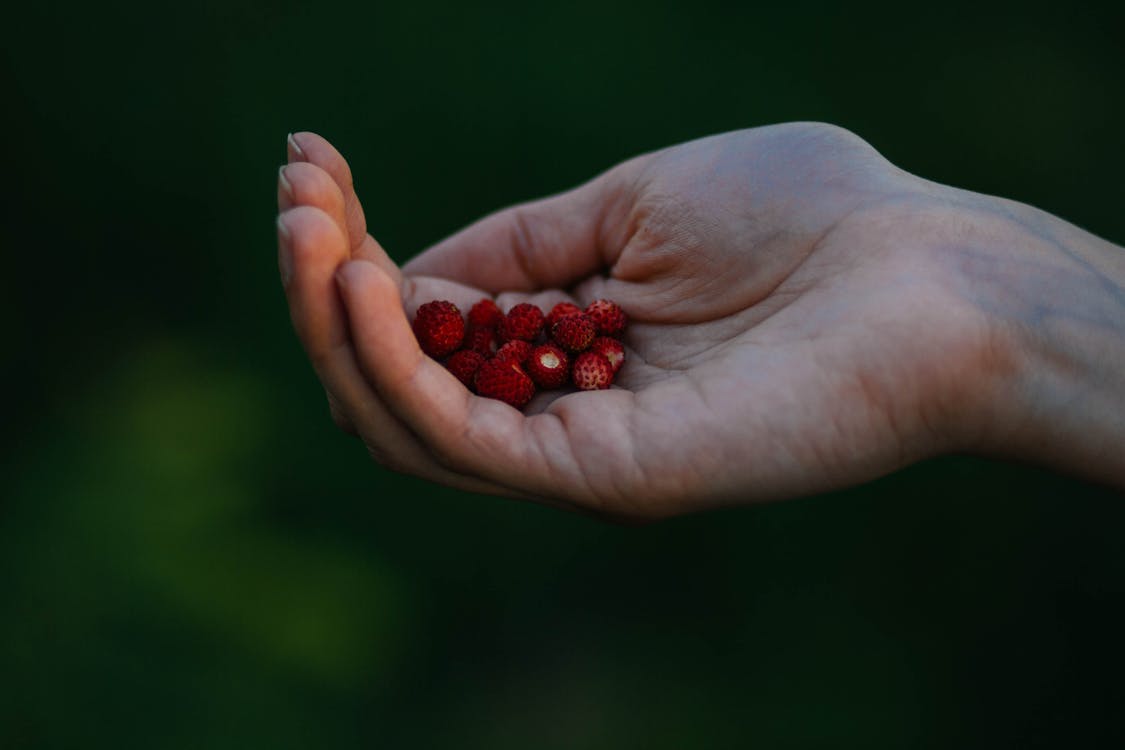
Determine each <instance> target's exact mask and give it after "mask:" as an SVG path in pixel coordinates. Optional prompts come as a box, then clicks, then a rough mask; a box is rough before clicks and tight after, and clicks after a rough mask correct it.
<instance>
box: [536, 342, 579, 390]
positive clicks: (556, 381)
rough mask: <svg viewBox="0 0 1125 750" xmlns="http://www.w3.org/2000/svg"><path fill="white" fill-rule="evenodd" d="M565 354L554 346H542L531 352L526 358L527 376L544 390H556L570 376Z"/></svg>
mask: <svg viewBox="0 0 1125 750" xmlns="http://www.w3.org/2000/svg"><path fill="white" fill-rule="evenodd" d="M569 365H570V363H569V362H568V361H567V358H566V352H564V351H563V350H562V349H560V348H558V347H557V346H555V345H554V344H542V345H540V346H537V347H535V348H534V349H532V350H531V354H530V355H529V356H528V358H527V374H528V375H530V376H531V379H532V380H534V381H535V384H536V385H537V386H539V387H540V388H543V389H544V390H549V389H551V388H558V387H560V386H561V385H562V384H563V383H565V382H566V379H567V376H569V375H570V368H569Z"/></svg>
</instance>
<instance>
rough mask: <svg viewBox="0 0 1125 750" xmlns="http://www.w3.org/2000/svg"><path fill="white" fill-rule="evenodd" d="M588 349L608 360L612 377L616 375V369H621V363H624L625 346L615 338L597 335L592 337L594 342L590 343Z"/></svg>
mask: <svg viewBox="0 0 1125 750" xmlns="http://www.w3.org/2000/svg"><path fill="white" fill-rule="evenodd" d="M590 351H592V352H594V353H596V354H600V355H602V356H603V357H605V358H606V359H608V360H609V364H610V366H611V367H612V368H613V375H614V377H616V376H617V371H618V370H620V369H621V365H623V364H625V346H624V345H623V344H622V343H621V342H620V341H618V340H617V339H611V338H610V337H608V336H598V337H597V338H596V339H594V343H592V344H590Z"/></svg>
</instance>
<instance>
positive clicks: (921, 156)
mask: <svg viewBox="0 0 1125 750" xmlns="http://www.w3.org/2000/svg"><path fill="white" fill-rule="evenodd" d="M6 15H7V18H6V20H5V26H6V28H5V34H4V41H3V43H2V44H3V47H2V57H0V65H2V68H0V72H2V74H3V79H4V80H5V81H6V86H5V99H6V111H7V116H6V117H5V126H6V128H5V129H6V132H7V135H6V138H5V145H4V149H3V153H4V160H5V163H6V165H7V170H6V174H5V177H6V179H5V180H4V182H5V185H4V196H5V199H4V201H3V205H2V206H0V211H2V212H3V213H2V218H3V225H2V228H0V232H2V234H0V239H2V242H3V249H4V255H5V260H6V261H7V266H8V268H7V272H6V273H5V274H3V275H2V277H0V314H3V315H4V318H5V320H6V321H7V323H8V325H7V326H6V329H7V331H8V332H9V336H10V340H9V346H8V355H7V356H6V357H5V362H4V368H3V372H4V378H5V383H4V384H5V385H6V391H5V392H6V393H8V394H9V396H8V398H9V404H8V408H7V410H6V422H7V427H8V429H7V430H5V434H4V443H3V446H2V447H3V448H4V464H5V467H6V469H7V471H6V473H7V477H8V480H7V482H6V484H7V487H8V489H7V490H6V491H5V492H4V493H3V501H2V505H0V510H2V516H0V581H2V582H3V586H2V587H0V748H24V747H35V748H70V747H103V746H104V747H145V748H200V747H206V748H228V747H230V748H235V747H237V748H251V747H262V748H305V747H355V746H364V747H369V746H377V747H441V748H444V747H456V748H459V750H468V749H469V748H488V749H489V750H504V749H505V748H513V749H515V748H527V747H539V748H573V747H584V748H602V747H604V748H620V747H644V748H685V747H709V748H710V747H747V746H760V747H769V748H776V747H793V748H798V747H800V748H803V747H863V748H880V747H886V748H902V747H915V748H917V747H950V746H957V747H988V748H997V747H1048V746H1049V747H1090V746H1099V747H1107V746H1113V745H1116V744H1120V743H1121V741H1122V740H1123V739H1125V737H1123V730H1122V728H1121V725H1120V707H1121V706H1122V705H1123V703H1125V691H1123V689H1122V687H1121V681H1120V674H1121V672H1122V668H1123V667H1125V646H1123V645H1122V639H1121V633H1122V630H1123V627H1125V616H1123V615H1122V614H1121V611H1123V610H1125V608H1122V607H1121V604H1122V599H1123V595H1125V550H1123V547H1122V544H1121V531H1122V529H1125V507H1123V505H1125V504H1123V503H1122V499H1121V497H1120V496H1115V495H1114V494H1112V493H1110V492H1108V491H1105V490H1099V489H1097V488H1093V487H1089V486H1086V485H1084V484H1082V483H1080V482H1077V481H1075V480H1073V479H1069V478H1066V477H1060V476H1055V475H1051V474H1048V473H1045V472H1041V471H1038V470H1035V469H1031V468H1026V467H1018V466H1009V465H1000V464H995V463H990V462H985V461H981V460H970V459H965V458H956V457H954V458H946V459H942V460H939V461H933V462H929V463H927V464H923V465H920V466H917V467H914V468H912V469H909V470H907V471H904V472H901V473H899V474H896V475H894V476H892V477H888V478H886V479H884V480H881V481H878V482H875V483H872V484H870V485H868V486H866V487H861V488H856V489H854V490H850V491H847V492H840V493H836V494H833V495H831V496H823V497H817V498H808V499H805V500H800V501H795V502H790V503H782V504H777V505H772V506H765V507H758V508H747V509H739V510H732V511H728V512H723V513H713V514H709V515H703V516H698V517H692V518H685V519H680V520H676V521H672V522H667V523H663V524H658V525H656V526H652V527H648V528H643V529H624V528H618V527H612V526H606V525H603V524H601V523H598V522H595V521H591V520H587V519H583V518H577V517H572V516H568V515H565V514H562V513H559V512H556V511H552V510H547V509H542V508H537V507H533V506H529V505H523V504H518V503H510V502H505V501H500V500H496V499H492V498H482V497H476V496H471V495H466V494H464V493H457V492H453V491H448V490H445V489H442V488H438V487H435V486H432V485H429V484H426V483H424V482H420V481H417V480H414V479H410V478H406V477H402V476H397V475H394V474H391V473H389V472H387V471H385V470H382V469H380V468H378V467H376V466H374V465H373V464H371V463H370V462H369V461H368V460H367V458H366V455H365V452H364V451H363V449H362V447H361V446H359V445H358V444H357V443H356V442H354V441H353V440H352V439H350V438H348V437H346V436H344V435H342V434H340V433H338V432H337V431H336V430H335V428H334V427H333V426H332V424H331V422H330V420H329V419H328V417H327V411H326V408H325V406H324V403H323V398H322V395H321V392H320V389H319V386H318V384H317V381H316V380H315V378H314V377H313V376H312V374H311V372H310V368H309V367H308V366H307V363H306V362H305V360H304V358H303V356H302V354H301V352H300V350H299V347H298V345H297V343H296V341H295V339H294V337H293V335H292V333H291V332H290V330H289V327H288V320H287V312H286V309H285V306H284V303H283V298H282V295H281V291H280V289H279V285H278V282H277V279H276V271H275V260H274V240H273V223H272V216H273V213H274V180H275V169H276V167H277V165H278V164H279V163H280V162H281V160H282V159H283V155H284V137H285V134H286V132H288V131H290V130H297V129H312V130H316V131H318V132H320V133H322V134H324V135H326V136H327V137H329V138H330V139H332V140H333V141H334V142H335V143H337V144H338V145H339V147H340V148H341V149H342V150H343V151H344V153H345V154H346V155H347V156H348V157H349V159H350V160H351V162H352V165H353V168H354V170H355V173H356V180H357V184H358V187H359V189H360V192H361V195H362V196H363V198H364V201H365V204H366V207H367V210H368V215H369V226H370V227H371V228H372V230H373V231H374V232H375V233H376V234H377V236H378V237H379V238H380V240H381V241H382V242H383V244H384V245H385V246H386V247H387V248H388V249H389V250H390V251H391V252H392V254H393V255H394V256H395V257H396V258H398V259H400V260H402V259H405V258H407V257H409V256H410V255H412V254H414V253H415V252H417V251H418V250H419V249H421V248H424V247H425V246H426V245H427V244H428V243H430V242H432V241H434V240H436V239H438V238H440V237H441V236H443V235H445V234H447V233H449V232H451V231H453V230H455V229H456V228H457V227H459V226H461V225H463V224H465V223H467V222H469V221H471V220H473V219H474V218H476V217H478V216H479V215H481V214H483V213H486V212H488V211H491V210H493V209H495V208H497V207H499V206H502V205H506V204H510V203H512V202H516V201H520V200H524V199H528V198H531V197H535V196H538V195H542V194H545V193H549V192H553V191H557V190H560V189H564V188H566V187H569V186H571V185H573V184H575V183H577V182H579V181H582V180H585V179H587V178H588V177H590V176H592V175H593V174H595V173H597V172H599V171H601V170H603V169H605V168H607V167H609V166H611V165H612V164H614V163H616V162H617V161H620V160H621V159H624V158H626V157H628V156H631V155H633V154H635V153H638V152H641V151H644V150H648V149H652V148H657V147H661V146H665V145H668V144H671V143H675V142H678V141H682V140H687V139H691V138H694V137H698V136H701V135H705V134H708V133H712V132H717V131H723V130H729V129H735V128H741V127H749V126H754V125H760V124H766V123H772V122H779V121H785V120H793V119H820V120H827V121H831V122H835V123H838V124H840V125H844V126H846V127H849V128H851V129H853V130H855V131H856V132H858V133H859V134H860V135H862V136H863V137H865V138H867V139H868V140H869V141H871V142H872V143H873V144H874V145H875V146H876V147H877V148H879V149H880V150H881V151H883V152H884V153H885V154H886V155H887V156H888V157H889V158H891V159H892V161H895V162H896V163H897V164H899V165H900V166H902V167H903V168H905V169H908V170H910V171H913V172H917V173H919V174H922V175H924V176H927V177H929V178H931V179H935V180H939V181H944V182H949V183H952V184H956V185H959V186H962V187H966V188H969V189H974V190H980V191H986V192H992V193H998V194H1003V195H1006V196H1009V197H1012V198H1016V199H1019V200H1024V201H1027V202H1031V203H1033V204H1036V205H1038V206H1040V207H1042V208H1044V209H1047V210H1049V211H1052V212H1054V213H1056V214H1059V215H1061V216H1063V217H1064V218H1067V219H1069V220H1071V221H1074V222H1076V223H1078V224H1081V225H1083V226H1085V227H1087V228H1089V229H1091V230H1092V231H1094V232H1096V233H1098V234H1100V235H1102V236H1104V237H1106V238H1108V239H1111V240H1114V241H1116V242H1119V243H1120V242H1122V241H1125V213H1123V212H1122V211H1121V208H1120V196H1121V187H1120V177H1119V176H1120V174H1121V173H1122V171H1123V169H1125V150H1123V147H1122V141H1121V138H1120V123H1121V121H1122V116H1123V115H1125V97H1123V96H1122V81H1123V80H1125V76H1123V74H1125V47H1123V46H1122V45H1121V29H1122V28H1125V24H1123V21H1125V17H1123V15H1122V11H1121V10H1120V6H1119V5H1117V6H1113V7H1102V6H1097V9H1094V8H1093V7H1091V8H1082V7H1080V6H1074V5H1066V6H1064V5H1063V4H1058V3H1043V4H1028V3H1020V4H1012V5H1010V6H1007V7H1005V6H1000V5H996V6H990V5H984V4H980V3H972V4H970V3H937V4H927V5H922V6H903V5H901V4H890V3H883V4H876V5H867V6H863V7H856V6H853V5H849V4H835V3H811V2H796V3H778V4H772V5H763V4H748V3H747V4H739V3H729V2H721V1H719V0H705V1H704V2H697V3H692V4H680V3H668V2H647V3H644V2H618V3H608V4H607V3H595V2H589V1H588V0H579V2H575V3H568V4H564V5H561V6H540V5H535V4H527V3H511V2H508V3H494V4H488V5H486V6H475V5H472V4H459V3H436V4H435V3H414V4H410V3H398V4H387V3H346V2H330V3H328V4H308V3H296V2H281V3H262V2H249V1H245V0H236V1H235V2H222V3H220V2H213V1H210V0H209V1H207V2H203V3H196V4H187V5H175V4H173V5H168V6H161V5H152V4H141V3H113V2H111V3H108V4H70V5H62V6H59V5H43V4H21V5H20V6H18V7H17V8H15V9H14V10H10V11H7V12H6Z"/></svg>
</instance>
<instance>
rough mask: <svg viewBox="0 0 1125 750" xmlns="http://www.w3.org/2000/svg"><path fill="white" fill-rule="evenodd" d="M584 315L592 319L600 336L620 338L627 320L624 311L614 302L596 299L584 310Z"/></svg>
mask: <svg viewBox="0 0 1125 750" xmlns="http://www.w3.org/2000/svg"><path fill="white" fill-rule="evenodd" d="M586 314H587V315H589V316H590V317H591V318H593V319H594V325H596V326H597V328H598V333H599V334H601V335H602V336H620V335H621V333H622V332H623V331H624V330H625V324H626V323H628V320H627V319H626V317H625V311H624V310H622V309H621V307H620V306H619V305H618V304H617V303H616V302H610V301H609V300H607V299H598V300H594V301H593V302H591V303H590V305H589V307H587V308H586Z"/></svg>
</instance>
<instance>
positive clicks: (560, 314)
mask: <svg viewBox="0 0 1125 750" xmlns="http://www.w3.org/2000/svg"><path fill="white" fill-rule="evenodd" d="M580 312H582V308H581V307H579V306H578V305H576V304H574V303H573V302H560V303H559V304H557V305H555V306H554V307H552V308H551V312H549V313H547V330H548V331H553V330H554V329H555V323H558V322H559V321H560V320H562V319H563V318H565V317H566V316H568V315H578V314H579V313H580Z"/></svg>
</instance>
